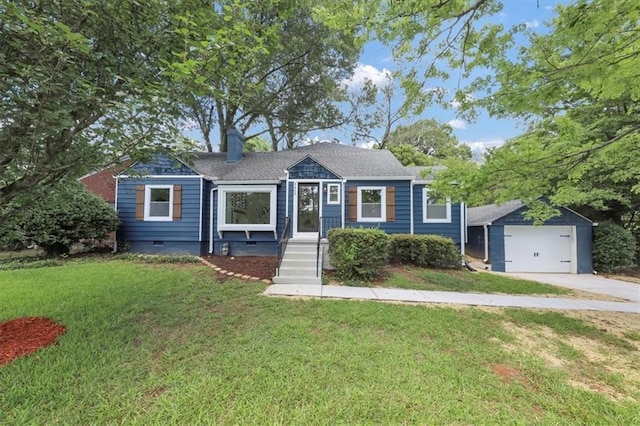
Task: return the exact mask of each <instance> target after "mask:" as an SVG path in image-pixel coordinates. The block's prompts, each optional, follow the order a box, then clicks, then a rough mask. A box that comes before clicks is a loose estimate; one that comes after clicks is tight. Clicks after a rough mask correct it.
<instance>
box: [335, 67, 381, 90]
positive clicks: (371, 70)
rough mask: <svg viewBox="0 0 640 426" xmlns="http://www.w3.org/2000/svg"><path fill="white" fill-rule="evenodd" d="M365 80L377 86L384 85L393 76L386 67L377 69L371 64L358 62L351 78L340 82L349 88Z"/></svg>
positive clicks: (355, 86)
mask: <svg viewBox="0 0 640 426" xmlns="http://www.w3.org/2000/svg"><path fill="white" fill-rule="evenodd" d="M367 80H371V81H372V82H373V84H375V85H376V86H378V87H384V86H386V85H388V84H389V83H390V82H391V81H393V77H392V76H391V71H389V70H388V69H386V68H383V69H382V70H379V69H377V68H376V67H374V66H373V65H364V64H360V65H358V66H357V67H356V69H355V70H354V71H353V75H352V76H351V78H349V79H346V80H343V81H342V83H343V84H345V85H346V86H347V87H349V88H357V87H360V86H362V85H363V84H364V83H365V81H367Z"/></svg>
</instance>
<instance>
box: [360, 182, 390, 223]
mask: <svg viewBox="0 0 640 426" xmlns="http://www.w3.org/2000/svg"><path fill="white" fill-rule="evenodd" d="M386 204H387V203H386V191H385V187H384V186H360V187H358V222H386V220H387V215H386V213H387V209H386Z"/></svg>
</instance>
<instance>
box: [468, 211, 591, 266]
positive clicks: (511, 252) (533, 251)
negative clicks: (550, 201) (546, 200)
mask: <svg viewBox="0 0 640 426" xmlns="http://www.w3.org/2000/svg"><path fill="white" fill-rule="evenodd" d="M559 210H560V215H559V216H555V217H553V218H551V219H549V220H547V221H546V222H545V223H544V224H542V225H538V226H534V225H533V223H532V222H531V221H530V220H528V219H525V217H524V213H525V212H526V211H527V207H526V206H525V205H524V204H523V203H522V202H521V201H519V200H514V201H509V202H507V203H504V204H502V205H496V204H490V205H486V206H480V207H471V208H469V209H468V215H467V225H468V244H467V254H469V255H470V256H473V257H477V258H479V259H483V260H484V261H485V262H486V263H489V264H491V270H493V271H499V272H545V273H546V272H549V273H573V274H590V273H592V272H593V261H592V241H593V226H595V225H596V224H594V223H592V222H591V221H590V220H589V219H587V218H585V217H584V216H581V215H580V214H578V213H576V212H574V211H573V210H570V209H568V208H566V207H559Z"/></svg>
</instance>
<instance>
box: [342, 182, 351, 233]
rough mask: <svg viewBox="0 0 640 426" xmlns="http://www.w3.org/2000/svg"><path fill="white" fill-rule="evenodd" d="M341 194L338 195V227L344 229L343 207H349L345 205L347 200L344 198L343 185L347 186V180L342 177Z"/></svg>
mask: <svg viewBox="0 0 640 426" xmlns="http://www.w3.org/2000/svg"><path fill="white" fill-rule="evenodd" d="M341 186H342V196H341V197H340V199H341V200H342V208H341V209H340V227H341V228H342V229H344V209H345V207H346V208H349V207H348V205H347V200H346V198H344V195H345V187H346V186H347V180H346V179H342V185H341Z"/></svg>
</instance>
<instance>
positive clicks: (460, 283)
mask: <svg viewBox="0 0 640 426" xmlns="http://www.w3.org/2000/svg"><path fill="white" fill-rule="evenodd" d="M343 284H344V285H351V286H365V287H370V286H375V287H382V288H404V289H411V290H431V291H456V292H465V293H467V292H469V293H503V294H554V295H559V294H569V293H571V290H567V289H564V288H561V287H556V286H552V285H548V284H542V283H539V282H536V281H528V280H522V279H517V278H511V277H508V276H505V275H497V274H491V273H487V272H469V271H467V270H466V269H460V270H439V269H430V268H418V267H415V266H407V265H389V266H386V267H385V269H384V273H383V278H382V279H380V280H378V281H376V282H375V283H373V284H372V283H366V282H360V281H347V282H344V283H343Z"/></svg>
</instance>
